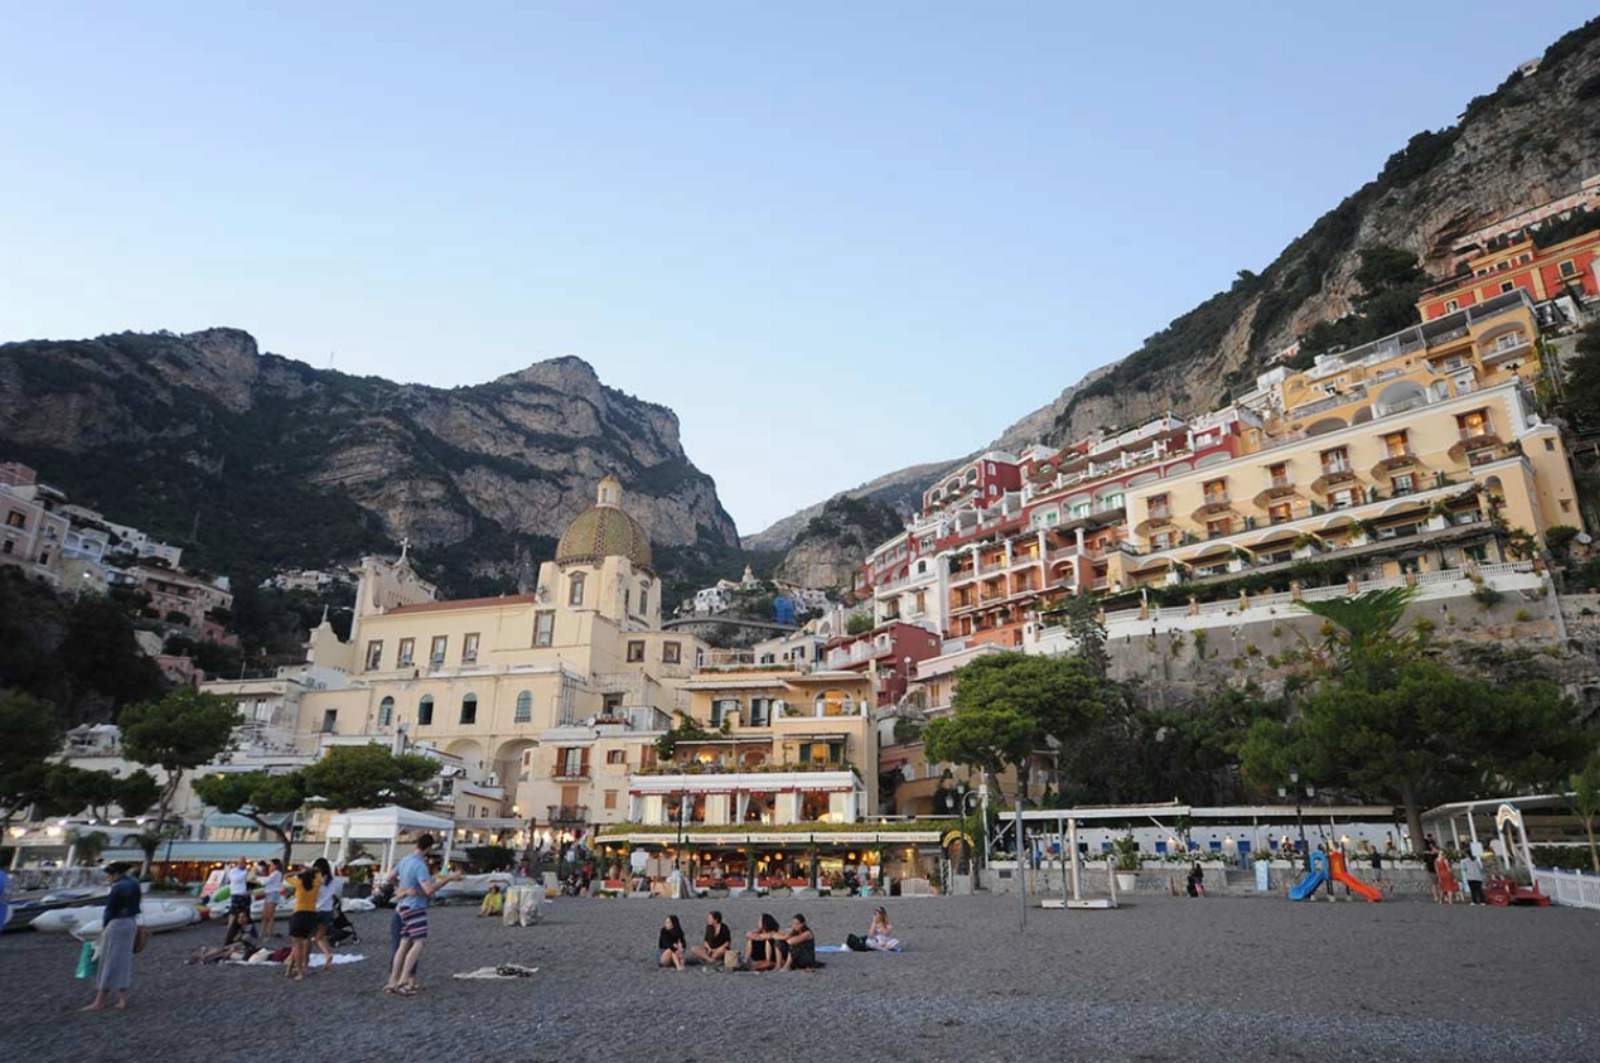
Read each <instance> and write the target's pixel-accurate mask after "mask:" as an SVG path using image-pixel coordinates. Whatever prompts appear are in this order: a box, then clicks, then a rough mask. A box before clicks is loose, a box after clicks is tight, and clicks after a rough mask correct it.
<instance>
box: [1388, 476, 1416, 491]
mask: <svg viewBox="0 0 1600 1063" xmlns="http://www.w3.org/2000/svg"><path fill="white" fill-rule="evenodd" d="M1416 489H1417V481H1416V478H1415V477H1413V476H1412V475H1411V474H1410V473H1408V472H1403V473H1401V474H1400V475H1398V476H1396V477H1395V478H1394V493H1395V494H1397V495H1409V494H1410V493H1411V492H1413V491H1415V490H1416Z"/></svg>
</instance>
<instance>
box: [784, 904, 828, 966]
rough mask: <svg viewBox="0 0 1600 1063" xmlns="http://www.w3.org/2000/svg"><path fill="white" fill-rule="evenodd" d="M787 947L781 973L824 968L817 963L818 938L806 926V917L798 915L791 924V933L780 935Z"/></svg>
mask: <svg viewBox="0 0 1600 1063" xmlns="http://www.w3.org/2000/svg"><path fill="white" fill-rule="evenodd" d="M780 938H781V940H782V941H783V944H784V946H785V948H784V956H783V962H782V963H781V964H780V965H779V967H778V970H780V971H805V970H814V969H815V968H817V967H820V966H822V965H821V964H820V963H818V962H817V936H816V935H815V934H813V933H812V932H811V928H810V927H809V926H807V925H806V917H805V916H803V915H796V916H795V917H794V919H792V920H791V921H790V922H789V932H788V934H785V935H780Z"/></svg>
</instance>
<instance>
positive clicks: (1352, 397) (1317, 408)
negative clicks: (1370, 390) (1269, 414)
mask: <svg viewBox="0 0 1600 1063" xmlns="http://www.w3.org/2000/svg"><path fill="white" fill-rule="evenodd" d="M1366 394H1367V393H1366V390H1365V389H1364V388H1351V389H1350V390H1349V391H1347V392H1344V393H1342V394H1338V395H1329V396H1328V397H1327V398H1325V399H1317V400H1316V401H1314V402H1306V403H1302V404H1300V405H1299V406H1295V407H1293V408H1291V409H1290V410H1289V412H1288V413H1287V414H1286V415H1285V416H1288V417H1309V416H1310V415H1311V414H1314V413H1321V412H1322V411H1323V410H1332V409H1335V408H1337V407H1339V406H1345V405H1348V404H1349V403H1352V402H1357V401H1359V400H1361V399H1364V398H1366Z"/></svg>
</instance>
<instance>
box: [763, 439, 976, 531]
mask: <svg viewBox="0 0 1600 1063" xmlns="http://www.w3.org/2000/svg"><path fill="white" fill-rule="evenodd" d="M961 460H963V459H961V458H953V459H951V460H950V461H935V462H929V463H928V464H926V465H912V466H910V467H909V468H905V469H898V470H896V471H894V472H891V473H887V474H885V475H883V476H880V477H878V478H877V479H876V480H868V481H867V482H866V483H864V484H862V485H860V486H859V487H852V488H851V489H850V490H848V491H840V492H839V493H838V494H837V495H835V496H834V498H854V499H860V500H871V501H873V502H880V503H882V504H883V505H885V506H887V507H889V508H890V509H892V510H894V511H895V512H896V513H899V514H900V515H901V516H902V517H909V516H910V515H911V514H912V513H913V512H915V511H916V510H919V509H921V508H922V492H923V491H925V490H926V489H927V487H928V485H929V484H931V483H932V482H933V481H934V480H936V479H938V478H939V474H940V473H942V472H944V470H946V469H948V468H950V466H952V465H954V464H956V463H957V462H959V461H961ZM828 501H831V499H828V500H824V501H822V502H818V503H816V504H815V505H811V506H807V507H806V508H805V509H802V510H801V511H800V512H798V513H792V514H790V515H789V516H787V517H784V518H783V519H782V520H779V521H777V522H775V523H773V524H772V525H770V526H769V527H767V528H764V529H762V530H761V531H759V532H756V533H755V534H754V535H746V536H745V537H744V538H743V540H742V543H743V545H744V548H745V549H746V550H757V551H772V550H776V551H785V550H788V549H789V547H790V546H792V545H793V544H794V541H795V539H796V538H797V537H798V536H799V535H800V533H801V532H802V531H804V530H805V527H806V525H807V524H808V523H809V522H810V521H811V520H812V518H814V517H818V516H821V515H822V510H823V507H824V506H826V505H827V503H828Z"/></svg>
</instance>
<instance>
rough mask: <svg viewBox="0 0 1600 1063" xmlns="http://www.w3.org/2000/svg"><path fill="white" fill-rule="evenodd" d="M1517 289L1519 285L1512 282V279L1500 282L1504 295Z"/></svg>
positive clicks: (1501, 291) (1501, 292)
mask: <svg viewBox="0 0 1600 1063" xmlns="http://www.w3.org/2000/svg"><path fill="white" fill-rule="evenodd" d="M1516 290H1517V286H1516V285H1515V284H1513V283H1512V282H1510V281H1501V282H1500V294H1502V295H1504V294H1505V293H1506V292H1514V291H1516Z"/></svg>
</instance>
